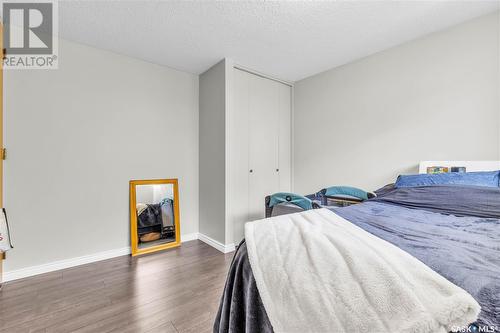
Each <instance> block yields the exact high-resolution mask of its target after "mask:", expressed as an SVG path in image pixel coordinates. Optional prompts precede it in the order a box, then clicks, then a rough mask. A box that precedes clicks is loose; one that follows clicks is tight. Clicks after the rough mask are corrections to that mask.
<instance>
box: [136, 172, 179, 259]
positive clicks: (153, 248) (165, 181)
mask: <svg viewBox="0 0 500 333" xmlns="http://www.w3.org/2000/svg"><path fill="white" fill-rule="evenodd" d="M159 184H172V185H173V186H174V225H175V241H173V242H169V243H165V244H160V245H154V246H151V247H148V248H145V249H139V246H138V245H139V239H138V235H137V208H136V204H137V203H136V186H137V185H159ZM130 243H131V244H130V248H131V250H132V256H137V255H141V254H146V253H152V252H157V251H161V250H166V249H170V248H173V247H178V246H180V245H181V230H180V215H179V185H178V181H177V178H173V179H148V180H131V181H130Z"/></svg>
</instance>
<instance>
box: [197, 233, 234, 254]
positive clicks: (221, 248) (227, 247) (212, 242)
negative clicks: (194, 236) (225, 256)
mask: <svg viewBox="0 0 500 333" xmlns="http://www.w3.org/2000/svg"><path fill="white" fill-rule="evenodd" d="M198 239H199V240H201V241H202V242H203V243H206V244H208V245H210V246H211V247H214V248H216V249H217V250H219V251H220V252H222V253H229V252H233V251H234V250H235V249H236V248H235V246H234V243H233V244H227V245H224V244H222V243H221V242H218V241H216V240H215V239H213V238H210V237H208V236H207V235H204V234H202V233H199V234H198Z"/></svg>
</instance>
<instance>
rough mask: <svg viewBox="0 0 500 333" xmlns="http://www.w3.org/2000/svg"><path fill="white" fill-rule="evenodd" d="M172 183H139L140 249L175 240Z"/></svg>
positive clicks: (138, 227)
mask: <svg viewBox="0 0 500 333" xmlns="http://www.w3.org/2000/svg"><path fill="white" fill-rule="evenodd" d="M173 189H174V187H173V185H172V184H155V185H137V186H136V202H137V204H136V210H137V239H138V240H139V244H138V247H139V249H142V248H145V247H149V246H154V245H159V244H164V243H170V242H174V241H175V223H174V191H173Z"/></svg>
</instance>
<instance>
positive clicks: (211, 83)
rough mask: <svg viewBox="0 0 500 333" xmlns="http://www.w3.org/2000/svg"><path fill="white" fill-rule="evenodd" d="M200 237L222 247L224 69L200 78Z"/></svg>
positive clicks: (220, 65)
mask: <svg viewBox="0 0 500 333" xmlns="http://www.w3.org/2000/svg"><path fill="white" fill-rule="evenodd" d="M199 112H200V116H199V119H200V124H199V129H200V134H199V135H200V136H199V140H200V157H199V160H200V175H199V179H200V199H199V202H200V214H199V215H200V233H202V234H204V235H206V236H208V237H210V238H212V239H214V240H216V241H218V242H220V243H222V244H225V233H226V232H225V222H226V203H225V201H226V188H225V187H226V155H225V154H226V150H225V145H226V141H225V140H226V139H225V138H226V134H225V132H226V124H225V122H226V65H225V60H222V61H221V62H219V63H217V64H216V65H214V66H213V67H212V68H210V69H209V70H207V71H206V72H204V73H203V74H201V75H200V100H199Z"/></svg>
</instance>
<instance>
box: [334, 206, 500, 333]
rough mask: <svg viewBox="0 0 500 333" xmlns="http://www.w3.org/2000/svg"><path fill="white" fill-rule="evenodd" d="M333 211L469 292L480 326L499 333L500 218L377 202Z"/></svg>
mask: <svg viewBox="0 0 500 333" xmlns="http://www.w3.org/2000/svg"><path fill="white" fill-rule="evenodd" d="M333 211H334V212H335V213H337V214H338V215H340V216H342V217H343V218H345V219H346V220H348V221H350V222H352V223H354V224H356V225H357V226H359V227H360V228H362V229H364V230H366V231H368V232H370V233H372V234H374V235H375V236H377V237H379V238H382V239H384V240H386V241H388V242H390V243H392V244H394V245H396V246H398V247H399V248H401V249H403V250H405V251H406V252H408V253H410V254H411V255H413V256H414V257H416V258H417V259H419V260H420V261H422V262H423V263H425V264H426V265H427V266H429V267H431V268H432V269H433V270H434V271H436V272H437V273H439V274H441V275H442V276H444V277H445V278H447V279H448V280H449V281H451V282H453V283H454V284H456V285H457V286H459V287H461V288H463V289H465V290H467V291H468V292H469V293H470V294H471V295H472V296H473V297H474V298H475V299H476V300H477V301H478V302H479V304H480V305H481V313H480V317H479V321H478V325H480V326H483V327H484V326H487V327H488V328H493V327H497V328H496V331H500V219H496V218H480V217H471V216H466V217H457V216H454V215H444V214H440V213H435V212H430V211H425V210H421V209H410V208H405V207H401V206H398V205H394V204H390V203H384V202H376V201H373V202H371V201H368V202H365V203H363V204H359V205H353V206H349V207H345V208H337V209H333ZM490 331H491V330H490Z"/></svg>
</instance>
